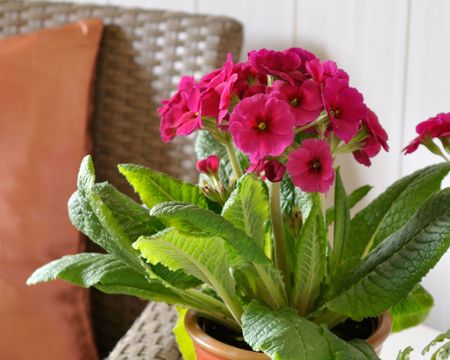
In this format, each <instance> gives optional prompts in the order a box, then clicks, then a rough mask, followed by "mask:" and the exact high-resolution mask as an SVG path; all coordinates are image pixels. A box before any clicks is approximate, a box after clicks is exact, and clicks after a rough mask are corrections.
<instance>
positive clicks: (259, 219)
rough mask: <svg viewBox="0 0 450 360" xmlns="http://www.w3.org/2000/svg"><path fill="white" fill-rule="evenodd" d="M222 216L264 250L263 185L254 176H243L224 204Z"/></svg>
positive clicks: (266, 208)
mask: <svg viewBox="0 0 450 360" xmlns="http://www.w3.org/2000/svg"><path fill="white" fill-rule="evenodd" d="M222 216H223V217H224V218H225V219H226V220H228V221H229V222H230V223H232V224H233V225H234V226H235V227H237V228H239V229H241V230H243V231H244V232H245V233H246V234H247V235H248V236H249V237H251V238H252V239H253V240H254V241H256V243H257V244H258V245H259V246H260V248H261V249H264V244H265V227H266V222H267V220H268V219H269V201H268V198H267V191H266V187H265V184H264V183H263V182H262V181H261V180H259V179H257V178H256V177H255V176H254V175H244V176H243V177H242V178H241V179H240V180H239V182H238V184H237V187H236V189H235V190H234V191H233V193H232V194H231V196H230V197H229V199H228V201H227V202H226V203H225V205H224V207H223V210H222Z"/></svg>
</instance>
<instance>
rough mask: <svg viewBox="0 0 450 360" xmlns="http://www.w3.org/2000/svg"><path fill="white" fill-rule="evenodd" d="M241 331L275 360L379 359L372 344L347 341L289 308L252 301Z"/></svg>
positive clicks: (253, 346) (246, 338)
mask: <svg viewBox="0 0 450 360" xmlns="http://www.w3.org/2000/svg"><path fill="white" fill-rule="evenodd" d="M242 330H243V334H244V339H245V341H246V342H247V343H248V344H249V345H250V346H251V347H252V348H253V350H255V351H263V352H264V353H266V354H267V355H269V356H270V357H271V358H272V359H274V360H330V359H340V360H344V359H348V360H372V359H378V357H377V356H376V355H375V353H374V352H373V350H371V349H370V346H369V345H367V344H366V345H362V344H361V343H358V346H354V345H352V344H351V343H347V342H345V341H343V340H341V339H339V338H338V337H337V336H335V335H333V334H332V333H331V332H330V331H329V330H328V329H326V328H325V327H321V326H319V325H317V324H315V323H313V322H311V321H309V320H306V319H304V318H301V317H299V316H298V315H297V313H296V312H295V311H294V310H293V309H289V308H282V309H279V310H271V309H269V308H268V307H265V306H263V305H260V304H258V303H256V302H254V301H253V302H252V303H250V305H249V306H248V307H247V308H246V309H245V312H244V315H243V316H242Z"/></svg>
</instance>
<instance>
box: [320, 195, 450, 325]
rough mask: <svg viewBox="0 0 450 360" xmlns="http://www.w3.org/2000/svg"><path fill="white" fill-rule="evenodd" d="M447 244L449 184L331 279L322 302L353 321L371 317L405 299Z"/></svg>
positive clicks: (449, 206)
mask: <svg viewBox="0 0 450 360" xmlns="http://www.w3.org/2000/svg"><path fill="white" fill-rule="evenodd" d="M449 246H450V189H445V190H442V191H440V192H438V193H437V194H434V195H432V196H431V197H430V198H428V199H427V200H426V201H425V203H424V204H423V205H422V206H421V207H420V209H419V210H418V211H417V212H416V213H415V214H414V216H413V217H412V218H411V219H410V220H409V221H408V222H407V223H406V224H405V226H404V227H402V228H401V229H399V230H398V231H397V232H395V233H394V234H392V235H391V236H389V237H388V238H387V239H385V240H384V241H383V242H382V243H381V244H380V245H379V246H378V247H377V248H376V249H374V250H373V251H372V252H371V253H370V254H369V255H368V256H367V258H365V259H364V261H363V262H362V263H361V264H360V265H359V266H358V267H356V268H355V269H354V271H353V272H352V273H350V274H349V275H348V277H347V278H346V279H344V280H343V281H342V283H341V284H336V288H335V289H334V292H332V294H333V295H332V296H331V300H329V301H328V303H327V307H328V308H329V309H330V310H332V311H334V312H337V313H339V314H343V315H346V316H349V317H351V318H352V319H355V320H361V319H363V318H365V317H370V316H377V315H379V314H381V313H382V312H383V311H385V310H387V309H388V308H390V307H391V306H393V305H396V304H398V303H399V302H400V301H401V300H402V299H403V298H405V297H406V296H407V295H408V294H409V293H410V292H411V291H412V290H413V289H414V287H415V286H416V285H417V284H418V283H419V282H420V280H421V279H422V277H423V276H425V275H426V273H427V272H428V271H429V270H430V269H431V268H432V267H433V266H434V265H435V264H436V263H437V262H438V260H439V259H440V257H441V256H442V255H443V254H444V253H445V252H446V250H447V249H448V247H449ZM375 298H376V299H377V301H373V299H375Z"/></svg>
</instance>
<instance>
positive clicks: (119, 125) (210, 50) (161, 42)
mask: <svg viewBox="0 0 450 360" xmlns="http://www.w3.org/2000/svg"><path fill="white" fill-rule="evenodd" d="M85 18H101V19H103V21H104V23H105V30H104V34H103V38H102V43H101V49H100V53H99V57H98V63H97V71H96V81H95V84H94V88H93V113H92V114H93V119H92V120H93V121H92V131H93V132H92V134H93V142H94V150H93V157H94V162H95V165H96V171H97V177H98V179H99V180H100V181H102V180H108V181H109V182H111V183H113V184H114V185H115V186H116V187H118V188H119V189H120V190H121V191H123V192H126V193H130V187H129V186H128V185H127V184H125V181H124V180H123V178H122V177H121V176H120V175H119V174H118V172H117V170H116V165H117V164H118V163H127V162H131V163H136V164H142V165H146V166H150V167H152V168H154V169H157V170H160V171H163V172H166V173H169V174H171V175H174V176H176V177H179V178H183V179H185V180H194V178H195V174H194V172H193V169H194V154H193V143H192V139H189V138H184V139H177V140H176V141H174V142H173V143H171V144H163V143H162V142H161V140H160V137H159V119H158V116H157V113H156V108H157V107H158V105H159V103H160V101H161V99H163V98H165V97H167V96H169V95H170V93H171V92H173V91H174V90H175V89H176V85H177V82H178V80H179V78H180V76H181V75H185V74H189V75H194V76H196V77H198V76H200V75H201V74H204V73H206V72H207V71H210V70H212V69H214V68H217V67H219V66H220V65H221V64H222V63H223V62H224V60H225V58H226V55H227V53H228V52H231V53H232V54H233V55H234V58H235V59H238V58H239V55H240V49H241V44H242V26H241V24H240V23H238V22H237V21H235V20H233V19H230V18H224V17H217V16H205V15H193V14H184V13H176V12H166V11H155V10H144V9H129V8H120V7H115V6H93V5H80V4H71V3H53V2H36V1H32V2H31V1H21V0H0V37H5V36H10V35H15V34H21V33H27V32H30V31H33V30H37V29H41V28H44V27H51V26H58V25H62V24H65V23H68V22H72V21H77V20H79V19H85ZM68 136H70V134H68ZM91 304H92V306H91V308H92V315H93V316H92V318H93V326H94V332H95V334H96V342H97V346H98V350H99V354H100V356H102V357H103V356H105V355H106V354H107V353H108V352H109V351H110V350H111V349H112V348H113V346H114V345H115V343H116V342H117V341H118V340H119V338H120V337H121V336H122V335H123V334H124V333H125V332H126V330H127V329H128V328H129V326H130V325H131V323H132V322H133V320H134V319H135V318H136V317H137V315H138V314H139V313H140V311H141V310H142V309H143V307H144V305H145V304H144V303H143V302H141V301H139V300H136V299H133V298H129V297H122V296H108V295H104V294H101V293H98V292H95V291H93V292H92V296H91Z"/></svg>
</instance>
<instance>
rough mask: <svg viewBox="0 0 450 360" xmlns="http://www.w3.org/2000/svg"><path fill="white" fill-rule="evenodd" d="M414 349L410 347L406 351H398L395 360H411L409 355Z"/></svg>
mask: <svg viewBox="0 0 450 360" xmlns="http://www.w3.org/2000/svg"><path fill="white" fill-rule="evenodd" d="M413 351H414V349H413V348H412V347H411V346H408V347H407V348H406V349H404V350H401V351H399V353H398V355H397V360H411V356H410V355H411V353H412V352H413Z"/></svg>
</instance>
